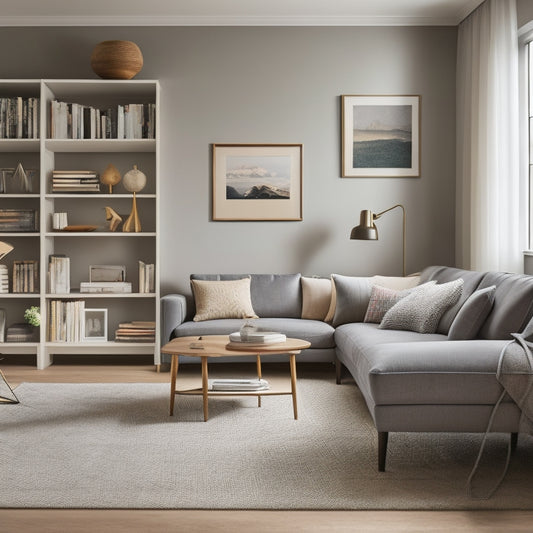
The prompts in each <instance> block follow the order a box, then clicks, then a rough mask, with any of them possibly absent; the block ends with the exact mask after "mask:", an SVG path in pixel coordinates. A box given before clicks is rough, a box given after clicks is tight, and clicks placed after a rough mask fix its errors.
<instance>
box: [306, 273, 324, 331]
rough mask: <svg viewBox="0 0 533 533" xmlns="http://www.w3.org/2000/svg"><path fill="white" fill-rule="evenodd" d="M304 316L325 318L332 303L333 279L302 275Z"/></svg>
mask: <svg viewBox="0 0 533 533" xmlns="http://www.w3.org/2000/svg"><path fill="white" fill-rule="evenodd" d="M301 282H302V318H305V319H307V320H324V319H325V318H326V315H327V313H328V310H329V306H330V303H331V279H329V278H328V279H324V278H307V277H304V276H302V278H301Z"/></svg>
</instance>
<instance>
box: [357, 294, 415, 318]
mask: <svg viewBox="0 0 533 533" xmlns="http://www.w3.org/2000/svg"><path fill="white" fill-rule="evenodd" d="M408 294H409V292H407V290H403V291H398V290H395V289H388V288H387V287H381V286H380V285H373V286H372V291H371V292H370V301H369V302H368V307H367V309H366V314H365V319H364V322H375V323H376V324H379V323H380V322H381V321H382V320H383V317H384V316H385V313H386V312H387V311H388V310H389V309H390V308H391V307H392V306H393V305H394V304H395V303H396V302H399V301H400V300H401V299H402V298H404V297H405V296H407V295H408Z"/></svg>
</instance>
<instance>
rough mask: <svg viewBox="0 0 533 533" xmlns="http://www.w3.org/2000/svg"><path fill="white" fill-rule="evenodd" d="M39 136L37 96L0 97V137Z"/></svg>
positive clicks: (24, 137)
mask: <svg viewBox="0 0 533 533" xmlns="http://www.w3.org/2000/svg"><path fill="white" fill-rule="evenodd" d="M38 138H39V98H22V97H21V96H15V97H13V98H5V97H4V98H0V139H38Z"/></svg>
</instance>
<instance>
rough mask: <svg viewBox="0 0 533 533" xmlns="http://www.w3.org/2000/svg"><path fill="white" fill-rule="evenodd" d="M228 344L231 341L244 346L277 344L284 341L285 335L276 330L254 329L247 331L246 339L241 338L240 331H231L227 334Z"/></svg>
mask: <svg viewBox="0 0 533 533" xmlns="http://www.w3.org/2000/svg"><path fill="white" fill-rule="evenodd" d="M229 340H230V342H229V343H230V345H231V344H232V343H235V344H239V345H246V346H261V345H264V344H278V343H280V342H285V341H286V340H287V336H286V335H284V334H283V333H278V332H276V331H254V332H251V333H248V334H247V336H246V339H243V338H241V334H240V332H238V331H237V332H235V333H231V334H230V336H229Z"/></svg>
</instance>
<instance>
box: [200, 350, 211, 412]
mask: <svg viewBox="0 0 533 533" xmlns="http://www.w3.org/2000/svg"><path fill="white" fill-rule="evenodd" d="M207 390H208V381H207V357H205V356H204V357H202V396H203V399H204V422H207V418H208V416H209V412H208V409H209V408H208V404H207Z"/></svg>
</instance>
